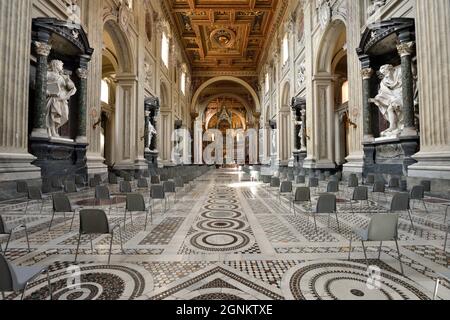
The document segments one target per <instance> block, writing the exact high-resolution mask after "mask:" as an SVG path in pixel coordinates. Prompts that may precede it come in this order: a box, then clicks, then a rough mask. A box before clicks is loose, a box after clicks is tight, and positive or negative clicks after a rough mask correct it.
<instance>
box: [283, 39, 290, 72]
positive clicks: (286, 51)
mask: <svg viewBox="0 0 450 320" xmlns="http://www.w3.org/2000/svg"><path fill="white" fill-rule="evenodd" d="M288 60H289V38H288V35H287V34H286V35H285V36H284V38H283V65H285V64H286V62H288Z"/></svg>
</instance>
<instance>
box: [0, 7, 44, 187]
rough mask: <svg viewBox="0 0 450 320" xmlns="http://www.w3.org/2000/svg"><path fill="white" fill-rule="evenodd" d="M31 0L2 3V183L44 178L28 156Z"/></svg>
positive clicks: (0, 179)
mask: <svg viewBox="0 0 450 320" xmlns="http://www.w3.org/2000/svg"><path fill="white" fill-rule="evenodd" d="M31 5H32V3H31V1H29V0H14V1H0V30H1V31H0V61H1V63H0V182H5V181H13V180H19V179H37V178H40V168H38V167H35V166H33V165H31V164H30V163H31V162H32V161H34V159H35V158H34V157H33V156H32V155H31V154H29V153H28V121H29V119H28V104H29V101H28V94H29V93H28V92H29V89H28V86H29V79H30V77H29V74H30V48H31Z"/></svg>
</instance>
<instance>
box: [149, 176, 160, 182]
mask: <svg viewBox="0 0 450 320" xmlns="http://www.w3.org/2000/svg"><path fill="white" fill-rule="evenodd" d="M150 182H151V183H152V184H160V183H161V179H160V178H159V176H151V178H150Z"/></svg>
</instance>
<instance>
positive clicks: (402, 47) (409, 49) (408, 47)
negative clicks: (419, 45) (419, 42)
mask: <svg viewBox="0 0 450 320" xmlns="http://www.w3.org/2000/svg"><path fill="white" fill-rule="evenodd" d="M397 50H398V53H399V54H400V57H405V56H410V55H412V53H413V51H414V42H413V41H411V42H403V43H400V44H399V45H398V46H397Z"/></svg>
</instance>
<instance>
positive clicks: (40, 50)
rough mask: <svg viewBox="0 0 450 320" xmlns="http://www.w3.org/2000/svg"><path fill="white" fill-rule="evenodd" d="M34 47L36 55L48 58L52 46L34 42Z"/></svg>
mask: <svg viewBox="0 0 450 320" xmlns="http://www.w3.org/2000/svg"><path fill="white" fill-rule="evenodd" d="M34 47H35V49H36V53H37V54H38V55H40V56H45V57H48V55H49V54H50V51H51V50H52V46H51V45H49V44H47V43H44V42H39V41H35V42H34Z"/></svg>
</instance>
